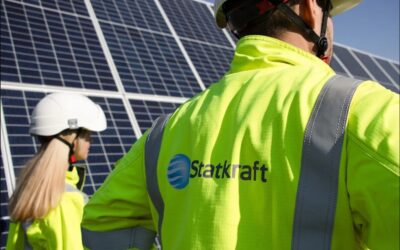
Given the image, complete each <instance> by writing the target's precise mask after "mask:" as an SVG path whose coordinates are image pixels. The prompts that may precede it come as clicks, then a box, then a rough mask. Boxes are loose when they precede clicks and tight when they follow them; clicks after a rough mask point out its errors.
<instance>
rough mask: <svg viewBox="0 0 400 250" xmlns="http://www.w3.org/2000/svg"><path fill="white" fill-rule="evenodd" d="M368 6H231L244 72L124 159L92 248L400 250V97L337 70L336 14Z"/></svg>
mask: <svg viewBox="0 0 400 250" xmlns="http://www.w3.org/2000/svg"><path fill="white" fill-rule="evenodd" d="M358 3H359V1H358V0H332V1H329V0H317V1H314V0H304V1H291V0H286V1H282V0H255V1H243V0H219V1H218V0H217V1H216V2H215V4H214V7H215V15H216V21H217V24H218V25H219V26H220V27H221V28H224V27H227V28H228V29H229V30H231V31H232V32H233V33H234V34H235V35H236V36H237V37H238V38H239V41H238V43H237V48H236V51H235V54H234V58H233V61H232V64H231V67H230V70H229V71H228V72H227V73H226V74H225V75H224V76H223V77H222V78H221V79H220V81H219V82H217V83H215V84H213V85H212V86H210V87H209V88H208V89H207V90H205V91H204V92H202V93H201V94H199V95H197V96H195V97H194V98H192V99H191V100H189V101H187V102H186V103H184V104H183V105H181V106H180V107H179V108H178V109H177V110H176V111H175V112H174V113H173V114H172V115H171V116H170V117H169V118H168V117H161V118H160V119H159V120H157V122H156V123H155V124H154V125H153V127H152V128H151V129H150V130H149V131H147V132H146V133H145V134H144V135H143V136H142V137H141V138H140V139H139V140H138V141H137V142H136V143H135V144H134V145H133V146H132V148H131V150H130V151H129V152H128V153H127V154H126V155H125V156H124V157H123V158H122V159H120V160H119V161H118V162H117V164H116V167H115V170H114V171H113V172H112V173H111V174H110V176H109V177H108V178H107V179H106V181H105V182H104V184H103V185H102V186H101V188H100V189H99V190H98V191H97V192H96V193H95V194H94V196H93V197H92V199H91V200H90V202H89V203H88V205H87V206H86V207H85V212H84V218H83V223H82V226H83V229H82V230H83V240H84V244H85V246H87V247H89V248H91V249H128V248H132V247H135V248H139V249H147V248H150V247H151V241H152V240H153V237H154V235H156V236H155V242H156V243H155V244H156V245H157V246H158V247H160V248H161V247H162V248H163V249H174V250H177V249H218V250H219V249H279V250H282V249H318V250H321V249H337V250H342V249H384V250H390V249H398V248H399V189H400V187H399V96H398V94H396V93H393V92H391V91H390V90H388V89H385V88H384V87H382V86H381V85H380V84H378V83H376V82H373V81H358V80H355V79H350V78H343V77H340V76H337V75H335V72H334V71H333V70H332V68H331V67H329V65H328V64H327V63H326V62H329V61H330V59H331V57H332V53H333V51H332V49H333V42H332V41H333V24H332V19H331V16H332V15H336V14H339V13H341V12H344V11H346V10H348V9H350V8H351V7H353V6H355V5H357V4H358ZM382 4H383V3H382ZM151 231H153V232H154V233H153V234H152V233H151ZM147 239H149V241H150V243H148V242H147V243H146V242H145V241H146V240H147Z"/></svg>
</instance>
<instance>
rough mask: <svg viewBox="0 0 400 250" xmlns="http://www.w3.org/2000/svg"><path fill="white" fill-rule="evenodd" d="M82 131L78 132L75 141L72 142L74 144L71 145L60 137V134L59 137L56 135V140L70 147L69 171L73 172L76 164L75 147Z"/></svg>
mask: <svg viewBox="0 0 400 250" xmlns="http://www.w3.org/2000/svg"><path fill="white" fill-rule="evenodd" d="M81 131H82V129H81V128H79V129H78V131H77V132H76V136H75V138H74V140H73V141H72V143H70V142H68V141H67V140H65V139H64V138H62V137H61V136H60V134H58V135H56V136H55V137H54V138H55V139H57V140H59V141H61V142H62V143H64V144H65V145H67V146H68V147H69V154H68V163H69V167H68V170H69V171H71V170H72V168H73V164H74V163H76V156H75V152H74V147H75V141H76V139H77V138H78V137H79V135H80V133H81Z"/></svg>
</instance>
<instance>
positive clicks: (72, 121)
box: [68, 119, 79, 129]
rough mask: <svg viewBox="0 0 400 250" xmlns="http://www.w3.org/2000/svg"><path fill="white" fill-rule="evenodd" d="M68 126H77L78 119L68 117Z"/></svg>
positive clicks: (72, 127) (75, 127)
mask: <svg viewBox="0 0 400 250" xmlns="http://www.w3.org/2000/svg"><path fill="white" fill-rule="evenodd" d="M68 127H69V128H70V129H77V128H79V127H78V119H68Z"/></svg>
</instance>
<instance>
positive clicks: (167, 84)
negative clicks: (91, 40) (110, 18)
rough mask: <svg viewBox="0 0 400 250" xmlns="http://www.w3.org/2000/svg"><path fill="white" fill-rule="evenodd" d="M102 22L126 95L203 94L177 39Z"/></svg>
mask: <svg viewBox="0 0 400 250" xmlns="http://www.w3.org/2000/svg"><path fill="white" fill-rule="evenodd" d="M100 23H101V27H102V30H103V33H104V36H105V37H106V40H107V44H108V47H109V49H110V52H111V54H112V57H113V59H114V62H115V65H116V67H117V69H118V72H119V75H120V77H121V80H122V84H123V86H124V89H125V91H126V92H133V93H142V94H153V95H166V96H177V97H192V96H194V95H195V94H196V93H198V92H200V91H201V88H200V86H199V85H198V83H197V80H196V79H195V77H194V75H193V73H192V71H191V69H190V67H189V65H188V64H187V62H186V61H185V59H184V57H183V55H182V52H181V50H180V49H179V47H178V45H177V44H176V43H175V41H174V39H173V37H171V36H169V35H162V34H158V33H153V32H147V31H140V30H137V29H135V28H130V27H127V26H121V25H111V24H108V23H105V22H100Z"/></svg>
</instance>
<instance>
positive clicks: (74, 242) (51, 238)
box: [6, 168, 87, 250]
mask: <svg viewBox="0 0 400 250" xmlns="http://www.w3.org/2000/svg"><path fill="white" fill-rule="evenodd" d="M78 181H79V176H78V173H77V170H76V168H74V169H73V170H72V171H67V173H66V180H65V182H66V191H65V192H64V193H63V195H62V197H61V200H60V203H59V204H58V206H57V207H56V208H54V209H52V210H50V212H49V213H48V214H47V215H46V216H45V217H44V218H43V219H35V220H34V221H32V222H31V223H29V224H28V225H27V228H26V231H25V230H24V228H23V227H24V226H23V225H22V224H21V223H13V222H11V223H10V229H9V232H8V239H7V247H6V249H7V250H14V249H15V250H22V249H25V248H24V247H25V244H28V246H30V247H31V249H33V250H36V249H46V250H56V249H57V250H79V249H83V245H82V237H81V230H80V224H81V221H82V215H83V207H84V205H85V203H86V201H87V198H86V195H84V194H83V193H82V192H80V191H79V190H78V189H76V184H77V183H78ZM26 239H27V240H28V243H27V242H25V240H26Z"/></svg>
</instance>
